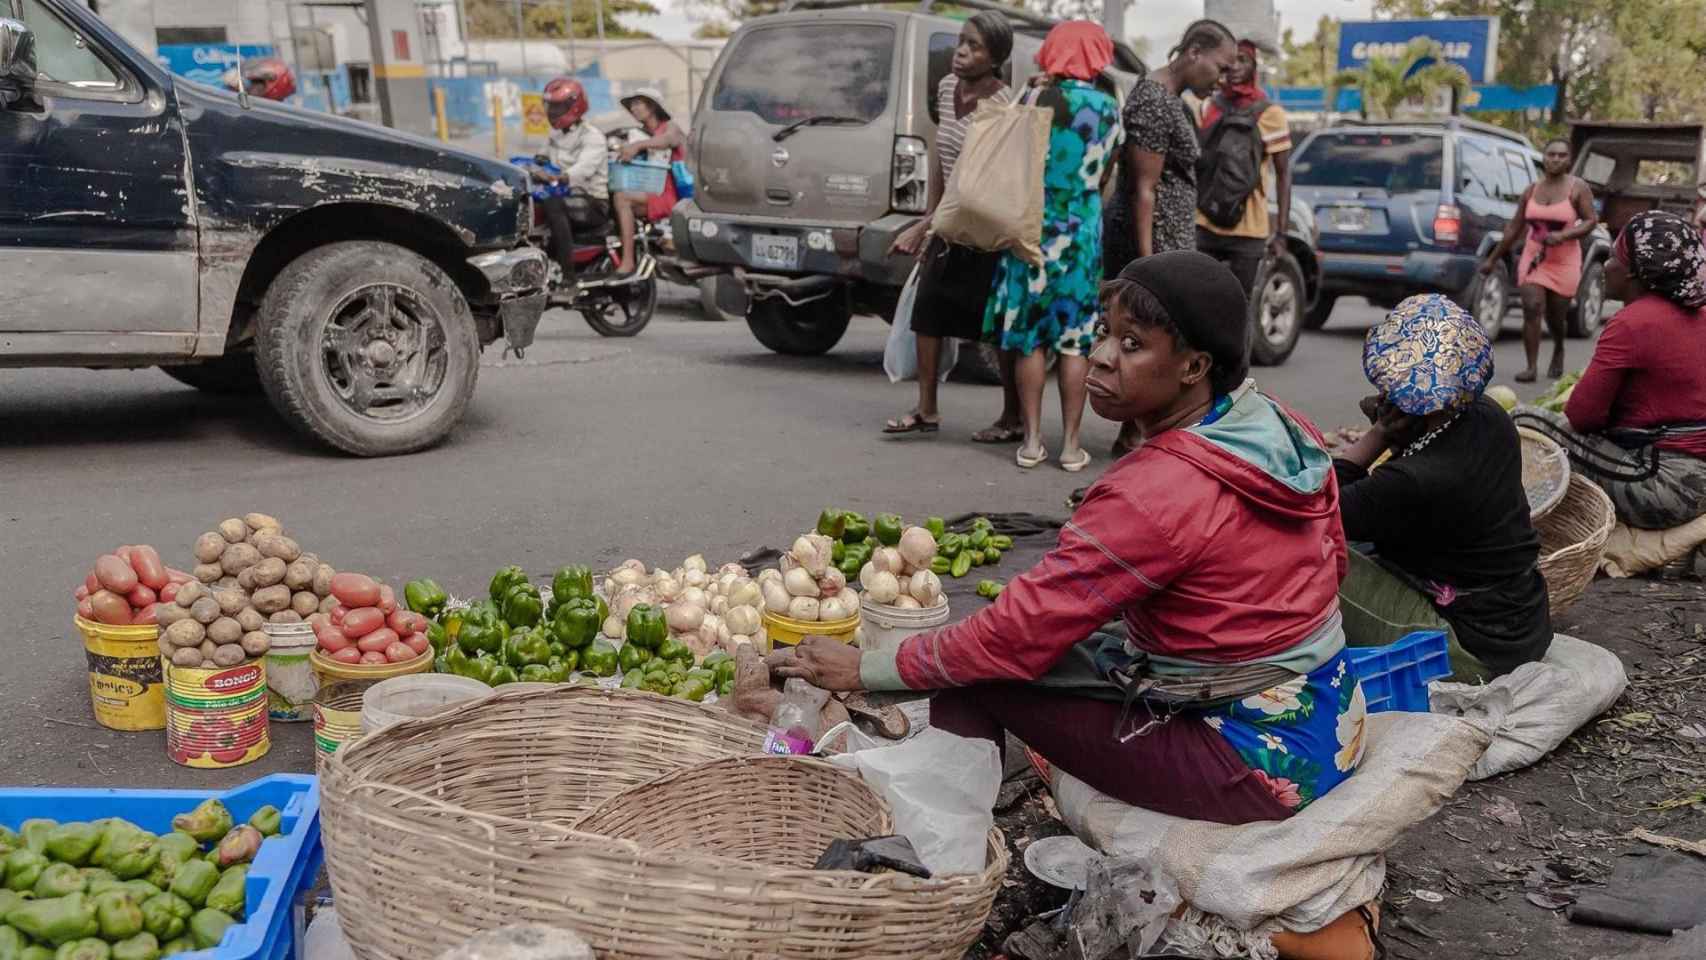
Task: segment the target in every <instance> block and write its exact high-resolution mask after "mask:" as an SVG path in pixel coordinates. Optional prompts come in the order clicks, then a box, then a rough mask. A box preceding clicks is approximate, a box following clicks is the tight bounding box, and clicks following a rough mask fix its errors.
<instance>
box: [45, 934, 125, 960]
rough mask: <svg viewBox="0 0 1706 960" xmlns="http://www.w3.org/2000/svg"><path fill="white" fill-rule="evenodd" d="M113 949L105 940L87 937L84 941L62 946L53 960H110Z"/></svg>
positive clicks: (54, 952)
mask: <svg viewBox="0 0 1706 960" xmlns="http://www.w3.org/2000/svg"><path fill="white" fill-rule="evenodd" d="M112 955H113V951H112V948H111V947H109V946H107V942H106V941H105V940H97V939H96V938H94V937H85V938H83V939H82V940H77V941H73V942H71V943H66V944H61V945H60V947H59V949H58V950H55V951H53V960H110V958H111V957H112Z"/></svg>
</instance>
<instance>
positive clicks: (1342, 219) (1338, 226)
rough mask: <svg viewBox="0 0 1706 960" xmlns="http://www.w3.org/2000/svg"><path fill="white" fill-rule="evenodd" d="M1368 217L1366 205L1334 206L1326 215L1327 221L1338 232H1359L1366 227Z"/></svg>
mask: <svg viewBox="0 0 1706 960" xmlns="http://www.w3.org/2000/svg"><path fill="white" fill-rule="evenodd" d="M1368 219H1369V218H1368V208H1366V207H1334V208H1333V209H1332V210H1331V211H1330V212H1329V213H1328V216H1327V222H1328V223H1329V224H1330V225H1332V228H1333V229H1334V230H1337V231H1339V232H1340V233H1361V232H1362V231H1364V230H1367V229H1368Z"/></svg>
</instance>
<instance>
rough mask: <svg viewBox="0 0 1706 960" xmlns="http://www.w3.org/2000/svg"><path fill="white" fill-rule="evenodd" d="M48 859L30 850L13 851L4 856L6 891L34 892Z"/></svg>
mask: <svg viewBox="0 0 1706 960" xmlns="http://www.w3.org/2000/svg"><path fill="white" fill-rule="evenodd" d="M48 863H49V861H48V859H47V858H46V857H44V856H42V855H41V854H39V853H37V852H35V851H34V850H30V849H23V850H13V851H12V852H11V853H8V854H6V889H8V890H16V891H18V892H19V893H24V892H26V891H29V890H34V889H35V886H36V881H37V880H40V879H41V873H42V871H43V870H46V869H47V867H48Z"/></svg>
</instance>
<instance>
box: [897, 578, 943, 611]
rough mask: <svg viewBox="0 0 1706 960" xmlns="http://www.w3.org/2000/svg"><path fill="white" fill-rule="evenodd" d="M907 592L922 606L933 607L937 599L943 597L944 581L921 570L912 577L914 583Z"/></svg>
mask: <svg viewBox="0 0 1706 960" xmlns="http://www.w3.org/2000/svg"><path fill="white" fill-rule="evenodd" d="M906 592H907V593H909V594H911V595H912V599H914V600H917V601H918V603H919V605H920V606H925V607H933V606H935V605H936V598H937V597H939V596H941V595H942V580H941V578H939V577H937V576H936V575H935V574H934V573H931V572H930V571H929V570H920V571H918V572H917V573H915V574H913V575H912V582H911V583H910V584H909V585H908V586H907V589H906Z"/></svg>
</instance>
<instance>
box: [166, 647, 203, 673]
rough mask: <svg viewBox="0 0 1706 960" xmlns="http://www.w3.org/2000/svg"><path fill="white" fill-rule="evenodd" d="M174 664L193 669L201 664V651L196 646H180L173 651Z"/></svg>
mask: <svg viewBox="0 0 1706 960" xmlns="http://www.w3.org/2000/svg"><path fill="white" fill-rule="evenodd" d="M172 666H174V667H188V668H189V669H191V670H193V669H195V668H196V667H199V666H201V651H200V650H197V649H196V648H195V647H179V648H178V649H176V650H174V651H172Z"/></svg>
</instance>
